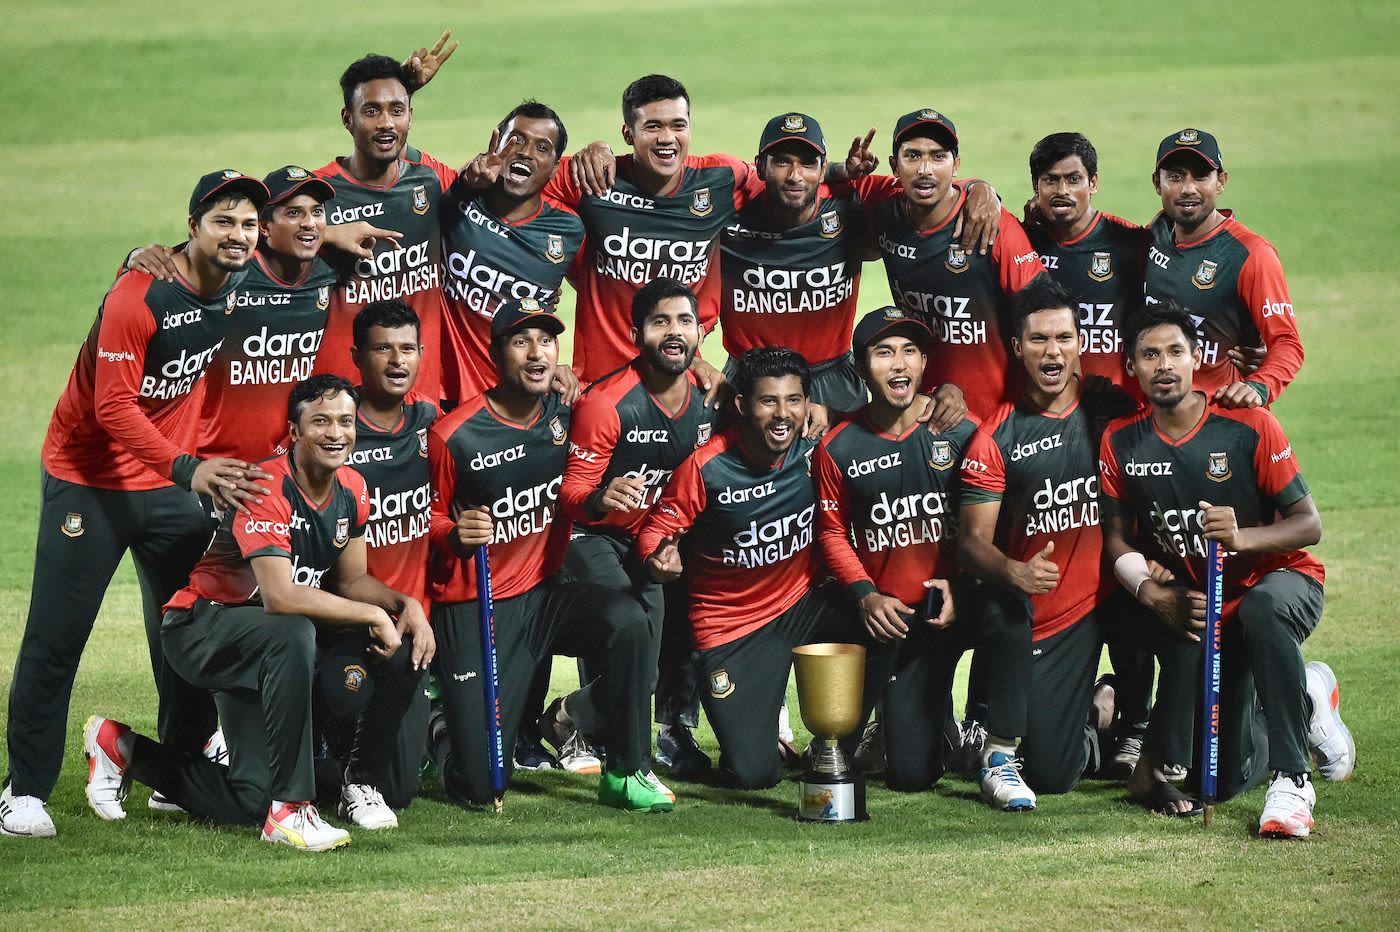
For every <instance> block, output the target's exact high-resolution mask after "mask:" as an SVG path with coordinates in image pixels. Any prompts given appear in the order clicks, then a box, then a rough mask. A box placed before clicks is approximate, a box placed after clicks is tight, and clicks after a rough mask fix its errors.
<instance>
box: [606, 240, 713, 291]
mask: <svg viewBox="0 0 1400 932" xmlns="http://www.w3.org/2000/svg"><path fill="white" fill-rule="evenodd" d="M713 250H714V243H713V241H712V240H709V239H704V240H686V239H660V238H658V237H651V236H634V235H633V233H632V228H631V227H623V228H622V232H621V233H611V234H609V235H607V236H605V237H603V242H602V248H601V249H599V250H598V255H597V257H596V260H595V263H594V265H595V268H596V270H597V272H598V274H600V275H602V276H604V277H606V278H615V279H618V280H620V281H625V282H630V283H631V284H634V285H641V284H645V283H646V282H649V281H651V280H652V279H654V278H660V277H661V276H663V275H665V276H668V277H670V278H674V279H677V280H679V281H680V282H681V283H682V284H685V285H693V284H695V283H696V282H698V281H701V280H702V279H703V278H704V277H705V274H706V273H707V272H708V271H709V269H710V254H711V253H712V252H713Z"/></svg>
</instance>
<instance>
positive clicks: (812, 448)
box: [802, 447, 817, 479]
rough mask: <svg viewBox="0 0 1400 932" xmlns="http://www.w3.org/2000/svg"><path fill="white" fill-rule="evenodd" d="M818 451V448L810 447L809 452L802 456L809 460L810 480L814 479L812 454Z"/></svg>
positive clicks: (808, 471)
mask: <svg viewBox="0 0 1400 932" xmlns="http://www.w3.org/2000/svg"><path fill="white" fill-rule="evenodd" d="M816 449H817V448H816V447H808V448H807V452H805V453H803V454H802V456H803V458H804V459H806V460H807V478H809V479H810V478H811V477H812V453H813V452H815V451H816Z"/></svg>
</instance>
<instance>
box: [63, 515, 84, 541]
mask: <svg viewBox="0 0 1400 932" xmlns="http://www.w3.org/2000/svg"><path fill="white" fill-rule="evenodd" d="M59 530H60V531H62V532H63V536H65V537H82V536H83V531H85V530H87V529H86V528H84V527H83V516H82V515H80V514H78V513H77V512H76V511H70V512H68V514H67V516H65V517H64V519H63V524H62V525H61V526H60V527H59Z"/></svg>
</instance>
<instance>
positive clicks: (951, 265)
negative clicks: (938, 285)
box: [943, 243, 967, 273]
mask: <svg viewBox="0 0 1400 932" xmlns="http://www.w3.org/2000/svg"><path fill="white" fill-rule="evenodd" d="M943 265H944V266H946V267H947V269H948V271H950V272H954V273H962V272H966V271H967V253H966V252H964V251H963V248H962V247H961V246H959V245H957V244H956V243H954V244H953V245H951V246H949V247H948V259H947V261H945V262H944V263H943Z"/></svg>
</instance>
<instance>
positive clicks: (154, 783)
mask: <svg viewBox="0 0 1400 932" xmlns="http://www.w3.org/2000/svg"><path fill="white" fill-rule="evenodd" d="M355 408H356V395H355V390H354V389H353V388H352V387H351V385H350V383H348V382H346V381H345V380H344V379H341V378H339V377H337V376H325V375H323V376H314V377H312V378H310V379H307V380H306V381H303V382H300V383H298V384H297V385H296V387H294V388H293V389H292V393H291V395H290V397H289V398H288V400H287V420H288V427H289V428H290V431H291V438H292V448H291V450H290V452H288V453H287V454H286V455H285V456H281V457H277V458H275V459H272V460H266V461H264V463H263V467H264V469H266V470H267V471H268V472H269V473H270V474H271V475H272V479H271V480H269V485H271V486H272V491H271V492H270V493H269V494H267V495H265V496H263V500H262V502H261V503H259V504H256V505H254V506H252V507H251V508H250V511H249V513H247V514H244V513H241V512H234V511H230V512H229V513H228V514H227V515H226V516H225V517H224V519H223V523H222V524H220V526H219V530H218V532H217V533H216V534H215V535H214V540H213V541H212V542H211V543H210V544H209V549H208V550H207V551H206V552H205V554H204V557H203V558H202V559H201V560H200V562H199V564H198V565H197V566H196V567H195V569H194V572H193V573H192V574H191V576H190V584H189V586H187V587H186V588H185V589H183V590H181V591H180V592H178V593H176V594H175V597H174V598H172V599H171V600H170V603H169V604H168V605H167V606H166V613H165V620H164V623H163V625H162V627H161V639H162V641H163V643H164V644H165V648H166V653H167V655H168V656H169V658H170V663H171V665H172V666H173V667H174V668H175V669H176V670H177V671H178V672H179V673H180V674H181V675H182V676H184V677H185V678H186V679H188V680H189V681H190V682H191V683H193V684H194V685H196V686H199V687H201V688H203V689H207V690H210V691H212V692H213V693H214V697H215V702H216V703H217V705H218V709H219V720H220V723H221V724H222V727H223V730H224V735H225V738H226V739H227V741H228V746H229V763H228V766H227V767H223V766H221V765H219V764H216V763H215V762H213V761H211V760H208V759H207V758H205V757H204V756H203V755H199V754H189V753H182V752H180V751H179V750H177V749H174V748H170V747H167V746H165V745H162V744H157V743H156V742H154V741H152V740H150V739H149V738H145V737H143V736H141V735H138V734H135V733H134V732H132V730H131V729H130V728H129V727H128V726H126V725H123V724H121V723H119V722H116V721H113V720H111V719H105V718H101V717H99V716H93V717H91V718H89V719H88V723H87V727H86V729H85V730H84V735H83V747H84V752H85V753H86V754H87V757H88V765H89V778H88V786H87V797H88V802H89V804H90V805H91V806H92V808H93V809H94V811H96V812H97V814H98V815H100V816H101V817H103V818H104V819H113V818H121V817H122V815H123V813H122V812H121V809H120V800H121V797H122V795H124V788H123V786H124V783H125V781H126V780H127V779H134V780H137V781H139V782H141V783H144V784H146V785H147V786H149V787H151V788H152V789H154V790H158V791H159V792H160V793H161V794H162V795H163V796H164V797H165V798H166V799H168V800H170V801H171V802H173V803H174V804H176V805H178V806H180V807H181V808H183V809H185V810H186V811H187V812H190V813H192V814H194V815H197V816H200V817H203V818H207V819H210V820H213V821H216V822H227V823H232V824H242V825H257V826H260V827H261V828H262V839H263V840H264V841H268V842H274V843H277V844H283V845H289V846H291V847H294V848H299V849H302V850H307V851H325V850H328V849H330V848H336V847H339V846H341V845H344V844H347V843H348V842H349V841H350V836H349V834H348V833H347V832H345V831H344V830H342V829H339V828H335V827H333V826H331V825H328V824H327V823H326V822H325V821H324V820H322V819H321V817H320V815H319V813H318V812H317V811H316V807H315V806H314V805H312V803H311V800H312V798H313V797H314V794H315V777H314V772H313V764H312V755H313V747H312V725H311V695H312V683H313V678H314V676H315V673H314V668H315V660H316V634H317V630H318V629H322V628H332V627H351V628H361V629H363V630H365V631H366V633H367V634H368V639H367V643H368V648H367V651H366V655H365V660H366V663H367V664H370V663H383V664H393V667H392V668H391V671H392V672H386V673H383V674H381V675H380V676H381V678H383V677H389V678H397V679H406V678H412V677H414V674H415V673H416V672H417V671H420V670H422V669H424V668H426V666H427V665H428V663H429V662H431V661H432V659H433V654H434V651H435V644H434V637H433V632H432V630H431V629H430V628H429V627H428V620H427V617H426V616H425V615H424V613H423V607H422V606H421V605H420V604H419V603H418V601H417V600H416V599H413V598H411V597H409V596H407V595H404V594H403V593H400V592H395V591H394V590H392V589H390V588H389V587H387V586H385V585H384V584H383V583H382V582H380V581H379V580H378V579H375V578H374V577H373V576H371V575H369V574H368V572H367V571H366V547H365V540H364V530H365V524H366V522H367V521H368V520H369V513H370V505H369V493H368V490H367V488H366V486H365V482H364V479H362V478H361V477H360V475H359V474H358V473H356V472H355V471H354V470H353V469H351V468H349V467H348V466H346V465H345V463H346V459H347V458H348V457H349V455H350V451H351V449H352V448H353V447H354V444H355ZM412 681H413V680H411V679H410V682H412ZM391 692H394V693H396V694H397V695H398V697H399V699H400V700H401V702H402V703H403V704H404V705H406V704H407V700H408V695H407V694H406V693H407V692H408V691H406V690H402V689H400V690H391V689H390V688H389V687H388V685H387V684H386V688H385V689H384V694H385V699H386V700H387V698H388V696H389V694H390V693H391ZM398 714H399V716H400V717H401V716H402V710H401V709H400V711H399V713H398ZM386 718H389V717H388V716H386ZM376 724H378V725H382V724H383V722H382V721H377V720H376V717H375V716H373V715H366V716H365V717H364V718H363V719H361V722H360V727H359V730H358V733H357V734H356V736H355V748H354V751H353V753H352V755H351V762H350V767H349V769H348V773H349V775H350V777H351V779H352V780H353V779H356V775H357V774H359V775H366V774H368V773H370V772H371V770H373V769H374V768H376V767H377V766H378V765H381V764H382V762H383V761H384V760H385V759H386V757H387V754H388V751H389V748H390V747H391V746H392V744H393V742H394V732H393V730H392V729H391V728H385V727H375V726H376Z"/></svg>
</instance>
